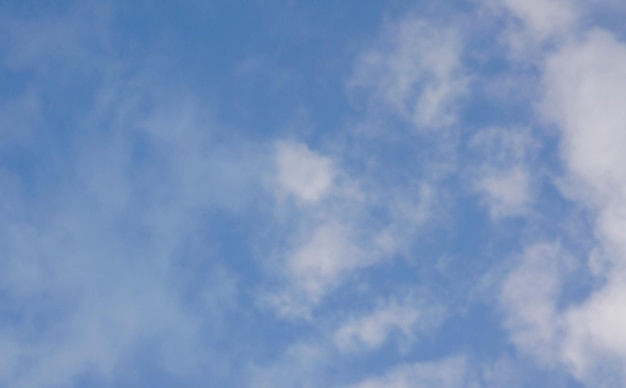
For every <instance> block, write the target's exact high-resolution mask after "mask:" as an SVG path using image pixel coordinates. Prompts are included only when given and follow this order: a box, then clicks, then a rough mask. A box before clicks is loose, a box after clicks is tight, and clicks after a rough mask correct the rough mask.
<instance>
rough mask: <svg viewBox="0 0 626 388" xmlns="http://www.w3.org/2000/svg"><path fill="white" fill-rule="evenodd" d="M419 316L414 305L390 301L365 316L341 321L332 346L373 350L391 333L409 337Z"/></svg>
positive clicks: (342, 348)
mask: <svg viewBox="0 0 626 388" xmlns="http://www.w3.org/2000/svg"><path fill="white" fill-rule="evenodd" d="M421 318H422V316H421V313H420V311H419V310H418V308H417V306H414V305H413V304H411V303H406V302H405V303H402V304H399V303H397V302H395V301H391V302H389V303H387V304H386V305H384V306H381V307H379V308H376V309H375V310H373V311H371V312H369V313H367V314H366V315H363V316H360V317H356V318H352V319H349V320H348V321H347V322H344V323H343V324H342V325H341V326H340V327H339V328H338V329H337V330H336V331H335V333H334V336H333V337H334V341H335V345H336V346H338V347H339V349H341V350H344V351H351V350H360V349H362V348H369V349H373V348H377V347H379V346H381V345H382V344H384V343H385V341H386V340H387V338H388V337H389V336H390V335H391V334H392V333H394V332H398V333H401V334H402V335H403V336H404V337H405V338H406V339H409V340H410V339H412V337H413V331H414V329H416V324H417V323H418V320H419V319H421ZM429 318H430V317H429Z"/></svg>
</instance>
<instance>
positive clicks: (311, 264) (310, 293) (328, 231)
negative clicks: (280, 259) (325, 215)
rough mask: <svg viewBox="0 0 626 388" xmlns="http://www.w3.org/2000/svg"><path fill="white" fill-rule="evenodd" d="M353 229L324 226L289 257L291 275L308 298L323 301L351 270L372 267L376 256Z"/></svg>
mask: <svg viewBox="0 0 626 388" xmlns="http://www.w3.org/2000/svg"><path fill="white" fill-rule="evenodd" d="M354 239H355V236H353V232H352V231H351V229H350V228H349V227H347V226H345V225H342V224H339V223H334V222H331V223H328V224H322V225H320V226H319V227H317V228H316V230H315V231H314V232H313V234H312V235H311V236H310V238H309V239H308V240H307V241H306V242H305V243H304V244H303V245H302V246H299V247H298V248H297V249H296V250H295V251H294V252H292V253H291V254H290V255H289V257H288V258H287V265H288V271H289V274H290V276H291V278H292V280H293V281H294V283H295V284H297V285H298V288H300V289H301V290H303V291H304V292H305V294H306V295H307V298H308V299H310V300H312V301H319V299H320V298H321V296H322V295H324V294H325V293H326V292H328V290H329V289H332V288H333V287H335V286H336V285H337V282H338V281H339V278H340V277H341V276H342V275H343V274H344V273H345V272H347V271H351V270H355V269H357V268H360V267H363V266H366V265H368V264H371V261H372V259H373V257H372V255H370V254H368V253H367V252H366V251H365V250H363V249H362V248H361V247H359V245H358V244H357V243H356V242H355V240H354Z"/></svg>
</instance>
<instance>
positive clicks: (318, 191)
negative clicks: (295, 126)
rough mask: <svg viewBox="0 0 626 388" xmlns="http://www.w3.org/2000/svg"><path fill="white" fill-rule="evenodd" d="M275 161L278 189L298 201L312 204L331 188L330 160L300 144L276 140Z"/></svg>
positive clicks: (331, 168) (333, 174) (332, 178)
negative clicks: (277, 141)
mask: <svg viewBox="0 0 626 388" xmlns="http://www.w3.org/2000/svg"><path fill="white" fill-rule="evenodd" d="M275 163H276V181H277V184H278V186H279V188H280V189H281V190H283V191H284V192H286V193H288V194H290V195H293V196H294V197H295V198H296V199H298V200H299V201H301V202H302V203H305V204H315V203H317V202H319V201H320V200H322V199H323V198H324V197H325V196H326V195H327V194H328V192H329V191H330V190H331V189H332V186H333V180H334V178H335V173H334V169H333V165H332V162H331V160H330V159H329V158H327V157H325V156H322V155H319V154H317V153H315V152H313V151H311V150H310V149H309V148H308V147H307V146H306V145H304V144H301V143H295V142H280V143H278V145H277V146H276V153H275Z"/></svg>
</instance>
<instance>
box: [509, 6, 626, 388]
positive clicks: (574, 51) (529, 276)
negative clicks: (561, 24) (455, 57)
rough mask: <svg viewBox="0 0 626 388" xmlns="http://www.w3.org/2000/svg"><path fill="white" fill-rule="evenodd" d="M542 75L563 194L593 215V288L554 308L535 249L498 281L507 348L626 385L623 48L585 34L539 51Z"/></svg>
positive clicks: (551, 278)
mask: <svg viewBox="0 0 626 388" xmlns="http://www.w3.org/2000/svg"><path fill="white" fill-rule="evenodd" d="M528 17H530V16H528ZM536 23H539V22H536ZM541 71H542V77H543V78H542V87H543V88H544V98H543V100H541V101H540V109H541V113H542V114H543V116H544V117H545V118H547V119H548V120H550V121H551V123H553V124H556V126H557V127H558V129H559V130H560V134H561V156H562V161H563V165H564V167H565V170H566V177H565V180H566V181H567V184H565V185H563V186H562V187H563V188H564V191H563V192H564V194H565V195H567V196H568V197H569V198H570V199H572V200H575V201H578V203H580V204H582V205H583V206H584V207H585V208H586V209H588V210H590V211H591V214H592V215H593V216H594V217H595V221H594V224H593V227H592V229H593V230H592V232H593V236H590V240H593V241H595V242H596V244H597V246H596V248H595V249H594V250H593V251H592V252H591V254H590V256H589V270H590V272H591V273H592V274H593V275H595V276H596V277H597V282H598V283H597V286H596V287H595V288H594V289H592V290H590V293H589V295H588V297H587V298H586V299H584V300H583V301H582V302H580V303H577V304H574V305H569V306H567V307H566V308H560V309H559V308H558V307H557V306H559V293H560V292H561V291H560V290H561V287H562V282H563V279H564V277H565V276H566V273H567V271H566V269H565V268H559V267H558V266H556V267H555V264H554V263H552V262H551V261H547V260H552V259H549V258H551V257H554V254H551V253H550V252H545V251H544V252H543V256H545V258H544V259H529V260H530V261H526V264H523V265H522V266H520V267H519V268H518V269H517V270H516V271H514V272H513V273H512V274H511V275H510V276H509V278H507V281H506V283H505V286H504V289H503V302H504V303H505V305H508V306H509V308H510V311H509V313H510V315H509V318H508V320H507V325H508V327H509V328H510V329H511V335H512V339H513V341H514V342H516V343H517V344H518V345H519V346H520V348H522V349H524V350H525V351H527V352H529V353H531V354H534V355H535V356H537V357H538V358H539V359H540V360H541V361H542V362H544V363H548V364H554V363H561V364H562V365H565V366H567V367H568V368H569V369H570V370H571V372H572V373H573V375H574V376H575V377H577V378H578V379H580V380H581V381H583V382H585V383H587V384H589V385H592V386H601V385H603V384H604V385H606V386H621V385H623V384H624V382H626V375H624V373H623V372H622V371H623V370H624V366H625V365H626V336H624V334H623V330H622V328H623V327H624V326H625V325H626V315H624V314H623V310H624V309H623V305H624V303H625V300H624V297H623V295H624V292H625V290H626V281H625V280H624V279H625V277H624V272H625V268H626V238H625V237H624V233H623V232H624V230H626V210H625V209H626V200H625V199H624V198H626V197H625V194H626V153H624V149H626V131H624V128H626V110H624V107H623V102H624V101H626V45H624V43H623V42H620V41H619V40H618V39H617V38H616V37H615V36H614V35H612V34H611V33H609V32H607V31H605V30H600V29H592V30H589V31H587V32H585V33H584V34H582V38H580V39H572V40H570V41H567V42H565V43H562V44H561V45H559V46H558V47H557V48H556V49H555V50H554V51H553V52H548V53H547V56H546V61H545V65H543V66H542V67H541ZM530 252H533V251H532V250H531V251H530ZM533 256H537V254H536V253H535V254H532V255H531V257H533Z"/></svg>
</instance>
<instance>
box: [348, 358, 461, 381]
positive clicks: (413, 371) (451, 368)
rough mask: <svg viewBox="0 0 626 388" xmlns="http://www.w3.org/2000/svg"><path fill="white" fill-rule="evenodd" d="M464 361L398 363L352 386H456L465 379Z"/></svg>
mask: <svg viewBox="0 0 626 388" xmlns="http://www.w3.org/2000/svg"><path fill="white" fill-rule="evenodd" d="M466 368H467V365H466V361H465V359H464V358H463V357H451V358H447V359H443V360H438V361H430V362H421V363H420V362H418V363H415V364H405V365H400V366H397V367H395V368H393V369H392V370H390V371H388V372H387V373H385V374H384V375H383V376H380V377H371V378H368V379H366V380H364V381H362V382H360V383H358V384H356V385H353V386H352V387H353V388H427V387H441V388H446V387H449V388H457V387H462V386H464V384H465V380H466Z"/></svg>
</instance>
